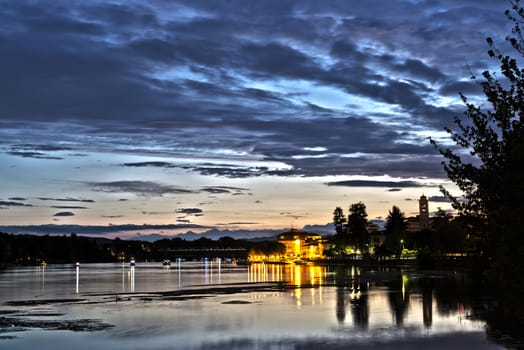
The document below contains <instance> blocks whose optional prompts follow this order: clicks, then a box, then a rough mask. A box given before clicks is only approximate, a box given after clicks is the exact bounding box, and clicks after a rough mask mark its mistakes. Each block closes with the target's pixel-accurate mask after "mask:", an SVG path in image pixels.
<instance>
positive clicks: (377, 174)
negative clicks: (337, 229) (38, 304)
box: [0, 0, 510, 235]
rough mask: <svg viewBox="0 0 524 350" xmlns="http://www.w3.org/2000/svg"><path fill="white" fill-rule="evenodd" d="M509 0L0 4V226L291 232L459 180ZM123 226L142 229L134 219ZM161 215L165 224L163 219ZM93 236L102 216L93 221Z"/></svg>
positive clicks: (374, 215)
mask: <svg viewBox="0 0 524 350" xmlns="http://www.w3.org/2000/svg"><path fill="white" fill-rule="evenodd" d="M509 6H510V5H509V2H506V1H502V0H501V1H492V0H486V1H481V0H462V1H460V0H442V1H439V0H405V1H404V0H395V1H378V0H369V1H368V0H367V1H356V0H355V1H353V0H343V1H285V0H278V1H269V0H268V1H244V0H238V1H173V0H169V1H160V0H158V1H156V0H151V1H143V0H128V1H118V0H114V1H104V0H91V1H75V0H52V1H34V0H31V1H25V0H17V1H0V77H1V78H2V79H1V80H2V84H1V85H0V106H1V108H0V164H1V175H0V176H1V177H0V179H1V182H2V186H0V225H2V226H4V227H6V226H10V227H9V229H10V230H11V231H12V232H17V230H16V228H14V227H13V226H20V227H22V226H29V225H31V226H33V228H34V229H35V230H36V228H37V227H39V226H42V225H84V226H87V225H90V226H91V225H97V226H100V227H102V228H103V227H115V226H117V227H120V226H119V225H140V227H141V230H142V231H143V232H146V231H148V230H149V231H155V232H159V231H162V232H170V233H176V232H185V231H187V230H188V229H191V230H193V231H195V230H196V231H198V230H205V229H210V228H218V229H230V230H236V229H244V230H262V229H286V228H290V227H298V228H300V227H303V226H304V225H323V224H326V223H329V222H331V220H332V213H333V210H334V208H335V207H337V206H340V207H342V208H343V209H344V210H345V212H346V213H347V211H348V209H347V208H348V207H349V205H350V204H352V203H356V202H359V201H361V202H363V203H364V204H365V205H366V208H367V212H368V215H369V216H368V218H369V219H384V218H385V217H386V216H387V214H388V210H390V209H391V207H392V206H393V205H396V206H398V207H400V209H401V210H402V211H403V212H404V213H405V214H406V216H411V215H415V214H416V213H417V211H418V202H417V199H418V198H419V197H420V196H421V195H422V194H424V195H426V196H427V197H429V199H430V203H429V206H430V211H435V210H437V208H438V207H440V208H443V209H449V208H450V204H449V203H448V202H446V201H445V199H444V198H443V197H442V194H441V193H440V191H439V188H438V186H439V185H444V186H446V188H449V189H451V190H454V187H453V184H451V183H450V182H449V181H448V180H447V178H446V175H445V173H444V172H443V170H442V165H441V161H442V160H443V159H442V157H441V156H440V155H439V154H438V152H437V151H436V150H435V149H434V147H433V146H432V145H431V144H430V143H429V141H428V137H432V138H434V139H435V140H437V141H438V142H439V143H440V144H441V145H448V144H449V145H451V143H449V139H448V138H447V134H446V133H445V132H444V127H445V126H452V125H453V117H455V116H461V115H463V111H464V110H465V107H464V105H463V103H462V101H461V100H460V97H459V92H462V93H464V94H465V95H466V96H468V98H470V99H471V100H472V101H480V102H479V103H481V101H482V97H483V95H482V93H481V90H480V88H479V86H478V84H477V83H475V82H474V81H472V80H471V79H470V77H471V75H472V74H479V73H480V72H482V71H483V70H486V69H489V70H496V68H497V65H496V62H494V61H493V60H490V58H489V57H488V55H487V54H486V52H487V50H488V47H487V44H486V41H485V39H486V37H493V38H494V39H495V42H496V43H499V44H501V45H502V44H503V43H504V37H505V36H506V35H508V34H509V33H510V23H509V21H508V20H507V19H506V17H505V16H504V11H505V10H506V9H507V8H509ZM132 227H133V230H136V226H132ZM163 230H165V231H163ZM99 233H100V234H107V235H110V233H108V230H105V231H104V230H103V229H101V230H100V231H99Z"/></svg>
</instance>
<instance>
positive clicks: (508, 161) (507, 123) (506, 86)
mask: <svg viewBox="0 0 524 350" xmlns="http://www.w3.org/2000/svg"><path fill="white" fill-rule="evenodd" d="M512 3H513V4H514V10H515V11H514V12H510V11H506V15H507V16H508V18H509V19H510V20H511V21H512V22H513V25H514V27H513V34H512V35H510V36H509V37H508V38H507V41H508V42H509V43H510V44H511V45H512V46H513V48H514V49H516V50H517V52H518V54H519V55H520V56H522V57H524V41H523V38H522V33H521V28H520V21H521V20H524V10H523V8H522V7H519V6H518V5H519V3H520V0H515V1H512ZM487 42H488V45H489V47H490V49H489V51H488V54H489V56H490V57H492V58H493V59H495V60H498V62H499V65H500V70H501V73H502V76H501V78H500V80H499V78H497V75H496V73H494V72H489V71H484V72H483V73H482V76H483V79H482V81H480V80H477V78H476V77H475V76H473V77H472V78H473V79H475V80H476V81H477V82H478V83H479V84H480V85H481V86H482V89H483V91H484V94H485V96H486V99H487V102H488V105H487V106H486V107H484V106H483V108H481V107H479V106H477V105H476V104H474V103H471V102H469V101H468V99H467V97H466V96H464V95H463V94H461V97H462V100H463V101H464V103H465V105H466V110H465V112H464V117H465V118H459V117H455V124H456V127H457V129H455V130H452V129H450V128H447V129H446V130H447V132H448V133H449V135H450V136H451V138H452V140H453V141H454V142H455V143H456V145H457V147H456V148H454V149H450V148H444V147H441V146H439V145H437V144H436V142H435V141H434V140H431V142H432V143H433V144H434V145H435V146H436V147H437V149H438V150H439V152H440V153H441V154H442V155H443V156H444V158H445V161H444V162H443V166H444V170H445V171H446V173H447V175H448V177H449V178H450V179H451V180H452V181H453V182H454V183H455V184H456V185H457V186H458V187H459V188H460V190H462V192H463V198H457V197H455V196H453V195H452V194H451V193H450V192H449V191H448V190H446V189H445V188H442V191H443V193H444V194H445V195H447V196H448V197H449V198H450V199H451V200H452V202H453V206H454V208H456V209H457V210H458V211H459V212H460V213H461V214H462V215H466V216H471V217H475V218H476V219H477V221H476V222H477V223H478V224H480V225H479V227H480V231H479V227H477V231H478V232H484V233H485V237H484V238H485V239H488V240H489V241H492V242H493V243H494V244H492V245H491V246H493V247H495V248H496V249H497V251H496V252H493V254H494V255H496V256H497V258H498V259H497V261H498V262H499V263H503V264H504V260H506V258H508V257H510V256H511V255H513V254H512V252H511V250H513V249H514V248H516V247H519V248H521V249H523V252H524V234H522V233H523V232H522V227H523V222H522V220H523V217H524V205H523V203H524V202H523V201H522V198H523V197H524V177H523V176H522V175H521V172H522V169H523V166H524V138H523V136H524V127H523V121H524V120H523V116H524V70H521V69H520V68H519V67H518V61H517V59H515V58H512V57H511V56H508V55H504V54H502V53H501V52H500V51H499V50H498V49H497V48H496V47H495V44H494V42H493V40H492V39H491V38H488V39H487Z"/></svg>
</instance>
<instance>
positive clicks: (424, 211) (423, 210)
mask: <svg viewBox="0 0 524 350" xmlns="http://www.w3.org/2000/svg"><path fill="white" fill-rule="evenodd" d="M418 213H419V220H420V229H421V230H425V229H427V228H429V208H428V199H427V197H426V196H424V195H422V196H420V199H419V200H418Z"/></svg>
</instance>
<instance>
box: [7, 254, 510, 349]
mask: <svg viewBox="0 0 524 350" xmlns="http://www.w3.org/2000/svg"><path fill="white" fill-rule="evenodd" d="M279 282H285V285H284V284H283V283H279ZM472 288H475V287H474V285H472V284H471V283H470V282H469V281H468V279H467V276H463V275H461V274H456V273H452V274H435V273H420V272H414V271H400V270H391V271H388V270H366V271H364V270H360V269H359V268H357V267H346V268H336V269H335V268H331V267H325V266H300V265H267V264H256V265H251V266H235V265H231V264H228V263H225V262H218V261H213V262H182V263H180V264H179V263H176V262H175V263H173V264H172V265H171V267H170V268H162V266H161V265H160V264H159V263H137V265H136V267H134V268H131V267H130V266H129V265H127V264H126V265H122V264H84V265H81V266H80V267H79V269H78V270H77V269H76V268H75V267H74V266H69V265H48V266H47V267H45V268H42V267H38V268H36V267H32V268H13V269H7V270H2V271H0V313H2V314H3V315H0V317H2V316H3V317H6V318H9V319H10V320H24V321H26V320H29V321H30V322H32V323H31V324H30V326H27V325H26V326H25V327H21V326H20V325H16V326H17V327H12V329H10V328H8V327H7V328H6V327H5V326H4V328H1V329H0V337H1V339H0V348H1V349H56V350H58V349H75V350H81V349H90V350H91V349H96V350H102V349H126V350H129V349H309V348H315V349H368V348H369V349H376V348H379V349H382V348H383V349H420V348H421V347H424V348H425V349H499V348H501V347H500V346H499V345H497V344H494V343H491V342H490V341H488V340H487V338H486V334H485V324H484V322H482V321H478V320H474V319H472V318H471V317H469V315H471V314H473V313H474V306H473V305H475V300H474V299H475V298H474V297H472V296H471V289H472ZM50 299H52V300H50ZM71 299H75V300H71ZM13 302H14V303H13ZM85 319H89V320H95V321H96V322H101V323H103V324H110V325H113V327H110V328H107V329H102V330H97V331H85V330H84V331H71V330H64V329H61V328H60V327H58V328H59V329H58V330H56V329H54V330H49V329H47V328H49V327H46V325H48V324H47V323H46V322H49V321H53V322H54V321H57V320H58V321H64V322H70V323H74V322H76V321H79V320H85ZM95 321H93V322H95ZM12 322H14V321H12ZM21 328H23V329H25V330H24V331H14V330H20V329H21Z"/></svg>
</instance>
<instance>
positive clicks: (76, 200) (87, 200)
mask: <svg viewBox="0 0 524 350" xmlns="http://www.w3.org/2000/svg"><path fill="white" fill-rule="evenodd" d="M37 199H39V200H41V201H55V202H81V203H95V200H93V199H83V198H71V197H65V198H49V197H38V198H37Z"/></svg>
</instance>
